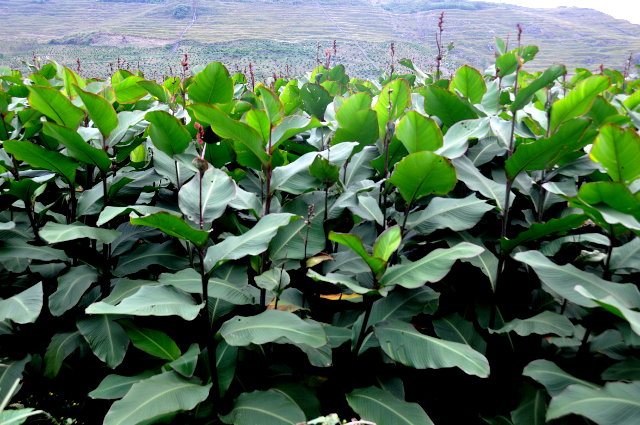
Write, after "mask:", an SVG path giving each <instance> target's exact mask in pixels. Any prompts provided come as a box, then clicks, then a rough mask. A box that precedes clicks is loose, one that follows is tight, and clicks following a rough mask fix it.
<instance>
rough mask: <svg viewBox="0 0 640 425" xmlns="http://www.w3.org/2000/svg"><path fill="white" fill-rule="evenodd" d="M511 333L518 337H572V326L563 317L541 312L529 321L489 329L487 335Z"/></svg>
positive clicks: (513, 322)
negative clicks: (533, 335)
mask: <svg viewBox="0 0 640 425" xmlns="http://www.w3.org/2000/svg"><path fill="white" fill-rule="evenodd" d="M511 331H514V332H515V333H517V334H518V335H520V336H529V335H531V334H538V335H548V334H554V335H558V336H571V335H573V324H572V323H571V322H570V321H569V319H567V318H566V317H565V316H563V315H560V314H557V313H552V312H550V311H543V312H542V313H540V314H537V315H535V316H533V317H531V318H529V319H524V320H520V319H514V320H512V321H510V322H507V323H505V325H504V326H503V327H502V328H500V329H497V330H493V329H489V333H500V334H501V333H505V332H511Z"/></svg>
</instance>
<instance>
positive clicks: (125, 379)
mask: <svg viewBox="0 0 640 425" xmlns="http://www.w3.org/2000/svg"><path fill="white" fill-rule="evenodd" d="M153 375H155V373H154V372H153V371H151V370H145V371H144V372H142V373H139V374H137V375H134V376H121V375H108V376H107V377H106V378H104V379H103V380H102V382H100V385H98V388H96V389H95V390H93V391H91V392H90V393H89V397H91V398H99V399H105V400H112V399H116V398H122V397H124V396H125V395H126V394H127V393H128V392H129V390H130V389H131V386H133V384H135V383H136V382H140V381H142V380H143V379H147V378H150V377H152V376H153Z"/></svg>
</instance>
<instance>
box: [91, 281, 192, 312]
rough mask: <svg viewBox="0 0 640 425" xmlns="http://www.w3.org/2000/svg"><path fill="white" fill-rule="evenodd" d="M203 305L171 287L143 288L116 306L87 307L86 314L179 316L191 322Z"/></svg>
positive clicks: (102, 304)
mask: <svg viewBox="0 0 640 425" xmlns="http://www.w3.org/2000/svg"><path fill="white" fill-rule="evenodd" d="M203 306H204V305H197V304H196V302H195V301H194V300H193V298H191V296H190V295H188V294H186V293H185V292H183V291H180V290H179V289H175V288H172V287H171V286H143V287H142V288H140V290H139V291H138V292H136V293H135V294H133V295H132V296H130V297H128V298H125V299H124V300H122V301H120V303H119V304H118V305H111V304H107V303H106V302H104V301H101V302H97V303H94V304H91V305H90V306H89V307H87V309H86V312H87V313H88V314H131V315H134V316H172V315H175V316H180V317H182V318H183V319H185V320H193V319H195V318H196V316H197V315H198V312H199V311H200V309H201V308H202V307H203Z"/></svg>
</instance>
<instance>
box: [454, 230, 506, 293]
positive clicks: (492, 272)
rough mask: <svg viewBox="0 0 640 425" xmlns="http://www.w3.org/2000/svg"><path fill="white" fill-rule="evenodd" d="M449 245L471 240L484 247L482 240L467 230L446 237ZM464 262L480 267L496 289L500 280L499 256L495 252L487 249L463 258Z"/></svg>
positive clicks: (470, 241)
mask: <svg viewBox="0 0 640 425" xmlns="http://www.w3.org/2000/svg"><path fill="white" fill-rule="evenodd" d="M446 240H447V243H448V244H449V246H455V245H457V244H459V243H462V242H469V243H472V244H474V245H478V246H480V247H482V248H484V245H483V243H482V240H480V239H478V238H474V237H473V236H471V235H470V234H469V233H467V232H457V233H456V234H455V235H452V236H449V237H447V238H446ZM460 260H461V261H462V262H465V263H471V264H472V265H474V266H475V267H478V268H479V269H480V270H481V271H482V273H484V274H485V276H487V278H488V279H489V284H490V285H491V289H492V290H494V291H495V290H496V282H497V280H498V263H499V261H498V258H497V257H496V256H495V255H494V254H493V252H491V251H489V250H488V249H485V250H484V251H483V252H482V253H481V254H480V255H478V256H476V257H471V258H461V259H460Z"/></svg>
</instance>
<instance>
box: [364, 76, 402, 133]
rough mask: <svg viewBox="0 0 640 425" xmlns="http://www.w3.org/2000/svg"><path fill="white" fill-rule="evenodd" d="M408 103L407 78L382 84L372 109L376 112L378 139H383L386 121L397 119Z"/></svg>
mask: <svg viewBox="0 0 640 425" xmlns="http://www.w3.org/2000/svg"><path fill="white" fill-rule="evenodd" d="M391 90H393V91H391ZM410 104H411V88H410V87H409V82H408V81H407V80H405V79H404V78H399V79H397V80H393V81H391V82H389V83H388V84H387V85H386V86H384V88H383V89H382V91H380V94H379V95H378V101H377V102H376V104H375V106H374V107H373V110H374V111H375V112H376V114H378V131H379V135H380V136H379V137H380V139H383V140H384V137H385V134H386V126H387V122H388V121H395V120H396V119H398V118H399V117H400V115H402V113H403V112H404V110H405V109H406V108H407V107H408V106H409V105H410ZM389 107H391V110H389Z"/></svg>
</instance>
